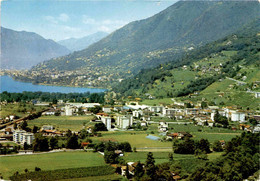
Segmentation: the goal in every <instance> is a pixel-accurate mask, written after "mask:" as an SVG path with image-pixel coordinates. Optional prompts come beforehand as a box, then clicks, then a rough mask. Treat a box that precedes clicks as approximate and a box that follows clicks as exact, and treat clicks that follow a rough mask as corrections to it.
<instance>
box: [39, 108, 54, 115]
mask: <svg viewBox="0 0 260 181" xmlns="http://www.w3.org/2000/svg"><path fill="white" fill-rule="evenodd" d="M55 112H56V110H55V109H53V108H52V109H49V110H47V111H44V112H43V113H42V115H44V116H51V115H55Z"/></svg>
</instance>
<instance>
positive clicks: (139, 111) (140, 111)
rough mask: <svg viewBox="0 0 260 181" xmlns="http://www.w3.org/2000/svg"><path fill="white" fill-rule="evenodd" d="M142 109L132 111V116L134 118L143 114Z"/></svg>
mask: <svg viewBox="0 0 260 181" xmlns="http://www.w3.org/2000/svg"><path fill="white" fill-rule="evenodd" d="M143 114H144V113H143V111H142V110H135V111H133V116H134V117H136V118H139V116H140V117H141V116H142V115H143Z"/></svg>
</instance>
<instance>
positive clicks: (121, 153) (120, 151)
mask: <svg viewBox="0 0 260 181" xmlns="http://www.w3.org/2000/svg"><path fill="white" fill-rule="evenodd" d="M115 154H117V155H119V156H124V154H123V152H122V150H115Z"/></svg>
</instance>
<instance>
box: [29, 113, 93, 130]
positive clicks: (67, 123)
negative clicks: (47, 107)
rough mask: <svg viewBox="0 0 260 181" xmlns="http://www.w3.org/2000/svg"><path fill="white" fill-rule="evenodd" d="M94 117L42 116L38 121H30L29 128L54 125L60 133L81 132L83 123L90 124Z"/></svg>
mask: <svg viewBox="0 0 260 181" xmlns="http://www.w3.org/2000/svg"><path fill="white" fill-rule="evenodd" d="M91 119H93V116H42V117H39V118H38V119H34V120H31V121H28V126H29V127H33V126H34V125H35V126H38V127H41V126H43V125H53V126H54V127H55V128H56V129H58V130H60V131H67V130H68V129H70V130H72V131H80V130H81V129H82V128H83V123H87V124H89V121H90V120H91Z"/></svg>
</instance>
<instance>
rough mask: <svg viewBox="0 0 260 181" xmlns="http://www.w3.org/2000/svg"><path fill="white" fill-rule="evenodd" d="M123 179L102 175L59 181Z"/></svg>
mask: <svg viewBox="0 0 260 181" xmlns="http://www.w3.org/2000/svg"><path fill="white" fill-rule="evenodd" d="M124 178H125V177H123V176H121V175H118V174H115V173H114V174H111V175H103V176H91V177H83V178H73V179H62V180H59V181H86V180H87V181H110V180H122V179H124Z"/></svg>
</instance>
